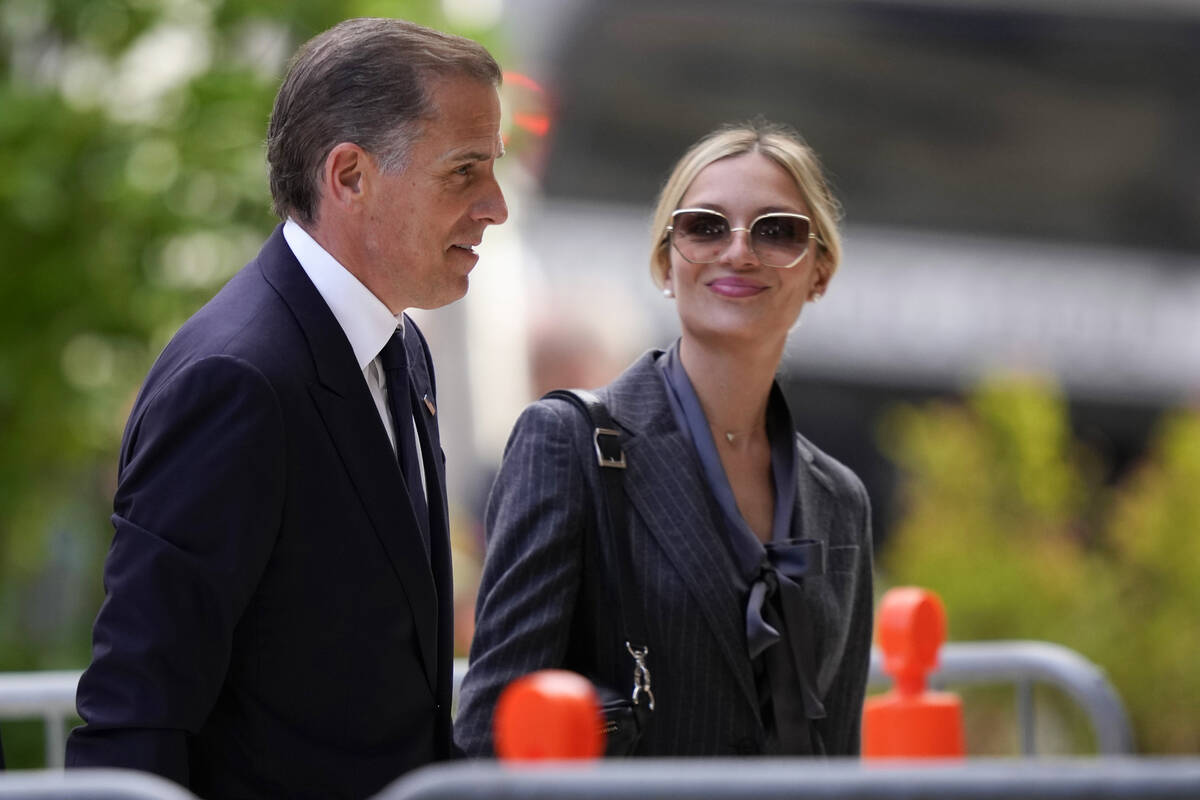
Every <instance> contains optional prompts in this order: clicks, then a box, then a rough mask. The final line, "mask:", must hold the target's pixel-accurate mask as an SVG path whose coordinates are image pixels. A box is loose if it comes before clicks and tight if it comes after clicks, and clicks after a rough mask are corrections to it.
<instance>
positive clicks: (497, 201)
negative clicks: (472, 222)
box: [471, 178, 508, 225]
mask: <svg viewBox="0 0 1200 800" xmlns="http://www.w3.org/2000/svg"><path fill="white" fill-rule="evenodd" d="M472 211H473V213H472V215H471V216H472V217H474V218H475V219H476V220H478V221H480V222H486V223H487V224H488V225H499V224H500V223H502V222H504V220H506V219H508V203H506V202H505V201H504V192H503V191H502V190H501V189H500V183H499V182H498V181H497V180H496V179H495V178H492V179H491V185H490V186H489V187H488V190H487V192H486V193H485V194H484V196H483V197H482V198H480V200H479V202H478V203H476V204H475V208H474V209H472Z"/></svg>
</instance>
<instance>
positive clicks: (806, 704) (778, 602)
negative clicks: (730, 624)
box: [746, 539, 825, 740]
mask: <svg viewBox="0 0 1200 800" xmlns="http://www.w3.org/2000/svg"><path fill="white" fill-rule="evenodd" d="M824 572H825V546H824V543H823V542H820V541H817V540H814V539H789V540H787V541H782V542H770V543H768V544H767V545H766V556H765V557H764V558H763V561H762V564H761V566H760V567H759V573H758V577H757V578H756V579H755V581H754V583H753V584H752V585H751V587H750V597H749V600H748V601H747V603H746V639H747V642H748V643H749V647H750V657H751V658H758V657H759V656H764V657H765V667H766V670H767V674H768V676H769V679H770V683H771V696H772V701H773V704H774V707H775V717H776V725H777V727H778V729H779V734H780V736H781V739H782V740H786V739H788V738H790V736H789V731H790V732H791V735H794V736H800V735H801V731H800V729H801V728H803V727H804V726H805V719H808V720H814V719H823V718H824V717H825V706H824V705H823V704H822V703H821V700H820V698H819V697H818V695H817V669H816V664H817V651H816V644H817V642H816V635H815V633H814V631H813V624H812V619H811V618H810V616H809V615H808V614H807V613H806V612H805V601H804V595H803V590H802V589H801V588H800V584H801V582H802V581H803V579H804V578H805V577H813V576H818V575H822V574H824ZM781 631H786V634H787V635H786V636H785V635H784V634H783V633H781ZM781 639H782V640H784V641H785V642H786V644H785V645H784V646H782V647H774V646H773V645H776V644H779V642H780V640H781Z"/></svg>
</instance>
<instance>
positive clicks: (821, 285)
mask: <svg viewBox="0 0 1200 800" xmlns="http://www.w3.org/2000/svg"><path fill="white" fill-rule="evenodd" d="M828 287H829V272H828V270H826V269H824V266H823V264H822V263H821V262H817V269H816V278H815V279H814V280H813V284H812V288H810V289H809V290H808V299H809V301H810V302H814V303H815V302H816V301H818V300H820V299H821V298H822V297H824V296H825V290H826V289H827V288H828Z"/></svg>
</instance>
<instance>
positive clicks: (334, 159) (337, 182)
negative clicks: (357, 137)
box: [321, 142, 373, 206]
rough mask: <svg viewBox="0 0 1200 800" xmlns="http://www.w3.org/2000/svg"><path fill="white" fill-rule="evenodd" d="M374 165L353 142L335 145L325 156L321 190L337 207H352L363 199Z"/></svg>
mask: <svg viewBox="0 0 1200 800" xmlns="http://www.w3.org/2000/svg"><path fill="white" fill-rule="evenodd" d="M372 166H373V165H372V164H371V161H370V158H369V157H368V156H367V153H366V151H365V150H363V149H362V148H361V147H359V146H358V145H356V144H354V143H352V142H342V143H341V144H338V145H335V146H334V148H333V149H332V150H330V151H329V155H327V156H325V164H324V168H323V169H322V171H321V184H322V186H321V188H322V189H323V192H322V194H324V195H325V198H326V199H327V200H328V201H329V202H332V203H333V204H335V205H340V206H350V205H353V204H354V203H356V202H358V200H359V199H361V198H362V195H363V191H364V190H365V189H366V183H367V173H368V172H369V171H370V170H371V168H372Z"/></svg>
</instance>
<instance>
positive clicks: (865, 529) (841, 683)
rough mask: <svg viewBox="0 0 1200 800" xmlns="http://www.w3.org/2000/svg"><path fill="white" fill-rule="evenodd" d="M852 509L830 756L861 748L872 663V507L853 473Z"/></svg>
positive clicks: (829, 732) (829, 706)
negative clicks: (849, 590)
mask: <svg viewBox="0 0 1200 800" xmlns="http://www.w3.org/2000/svg"><path fill="white" fill-rule="evenodd" d="M852 480H853V489H854V498H855V504H854V505H855V510H856V512H857V513H858V514H861V515H862V519H861V521H860V523H859V525H858V530H859V531H860V534H859V541H858V542H857V544H858V548H859V557H858V560H857V562H856V564H855V574H854V598H853V601H852V603H851V606H850V609H851V610H850V616H849V618H848V619H847V620H846V624H847V625H848V627H849V630H848V632H847V638H846V649H845V652H844V654H843V656H842V663H841V666H840V668H839V669H838V672H837V676H836V677H835V678H834V682H833V685H832V686H831V687H830V690H829V695H828V697H829V703H828V704H827V707H826V711H827V713H828V717H827V719H828V720H829V728H828V729H827V735H828V740H827V741H826V742H825V750H826V752H827V753H828V754H829V755H831V756H856V755H858V754H859V752H860V751H861V743H860V739H861V734H862V715H863V702H864V699H865V696H866V691H867V678H868V675H869V673H870V666H871V634H872V632H873V629H874V594H873V587H872V580H873V554H872V540H871V508H870V500H869V499H868V497H867V490H866V489H865V488H864V487H863V485H862V482H861V481H860V480H858V478H857V477H855V476H852Z"/></svg>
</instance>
